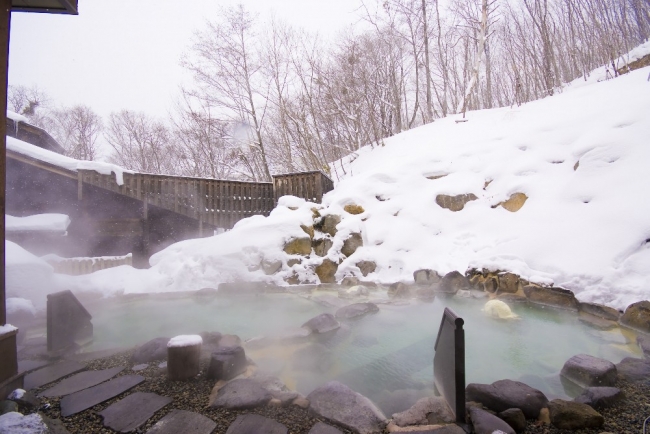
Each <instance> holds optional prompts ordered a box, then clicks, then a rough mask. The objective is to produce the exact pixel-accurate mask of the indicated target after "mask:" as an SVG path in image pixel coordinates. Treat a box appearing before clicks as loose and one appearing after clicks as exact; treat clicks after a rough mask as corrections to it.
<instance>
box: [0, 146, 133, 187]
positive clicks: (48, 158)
mask: <svg viewBox="0 0 650 434" xmlns="http://www.w3.org/2000/svg"><path fill="white" fill-rule="evenodd" d="M7 149H8V150H10V151H13V152H17V153H19V154H22V155H25V156H27V157H30V158H34V159H36V160H39V161H43V162H45V163H49V164H52V165H54V166H58V167H62V168H64V169H67V170H71V171H73V172H76V171H77V170H94V171H95V172H97V173H101V174H102V175H110V174H111V173H115V181H116V182H117V184H118V185H122V184H124V173H134V172H133V171H131V170H127V169H124V168H123V167H120V166H116V165H115V164H110V163H104V162H101V161H82V160H75V159H74V158H70V157H66V156H65V155H61V154H57V153H56V152H52V151H48V150H47V149H43V148H39V147H38V146H34V145H31V144H29V143H26V142H23V141H22V140H18V139H16V138H15V137H10V136H7Z"/></svg>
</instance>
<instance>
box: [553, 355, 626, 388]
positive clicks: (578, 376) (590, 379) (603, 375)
mask: <svg viewBox="0 0 650 434" xmlns="http://www.w3.org/2000/svg"><path fill="white" fill-rule="evenodd" d="M560 375H562V376H563V377H564V378H566V379H568V380H571V381H572V382H574V383H575V384H577V385H579V386H582V387H592V386H614V384H615V383H616V377H617V375H616V366H615V365H614V364H613V363H612V362H610V361H609V360H605V359H600V358H598V357H593V356H590V355H588V354H578V355H576V356H573V357H571V358H570V359H569V360H567V361H566V363H565V364H564V366H563V367H562V371H561V372H560Z"/></svg>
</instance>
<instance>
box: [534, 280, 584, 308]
mask: <svg viewBox="0 0 650 434" xmlns="http://www.w3.org/2000/svg"><path fill="white" fill-rule="evenodd" d="M524 293H525V294H526V297H527V298H528V300H529V301H532V302H533V303H538V304H543V305H545V306H552V307H559V308H562V309H568V310H574V311H575V310H578V300H577V299H576V297H575V295H574V294H573V292H571V291H569V290H568V289H563V288H554V287H551V288H548V287H545V286H538V285H532V284H531V285H526V286H524Z"/></svg>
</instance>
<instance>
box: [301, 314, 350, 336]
mask: <svg viewBox="0 0 650 434" xmlns="http://www.w3.org/2000/svg"><path fill="white" fill-rule="evenodd" d="M302 327H304V328H306V329H308V330H310V331H311V332H312V333H327V332H331V331H332V330H336V329H337V328H339V327H341V324H340V323H339V322H338V321H337V320H336V318H334V315H332V314H331V313H321V314H320V315H318V316H315V317H313V318H312V319H310V320H309V321H307V322H306V323H304V324H303V325H302Z"/></svg>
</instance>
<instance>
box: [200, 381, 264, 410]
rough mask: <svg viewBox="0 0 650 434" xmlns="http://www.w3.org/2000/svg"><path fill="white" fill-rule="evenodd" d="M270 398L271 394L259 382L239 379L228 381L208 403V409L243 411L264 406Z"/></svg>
mask: <svg viewBox="0 0 650 434" xmlns="http://www.w3.org/2000/svg"><path fill="white" fill-rule="evenodd" d="M271 398H272V396H271V392H269V391H268V390H266V389H265V388H264V387H263V386H262V385H261V384H260V383H259V382H257V381H255V380H252V379H250V378H240V379H236V380H232V381H229V382H228V383H226V384H225V385H224V386H223V387H222V388H220V389H219V391H218V392H217V395H216V396H215V397H214V399H213V400H212V402H210V407H216V408H227V409H229V410H245V409H248V408H255V407H260V406H262V405H266V404H267V403H268V402H269V401H270V400H271Z"/></svg>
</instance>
